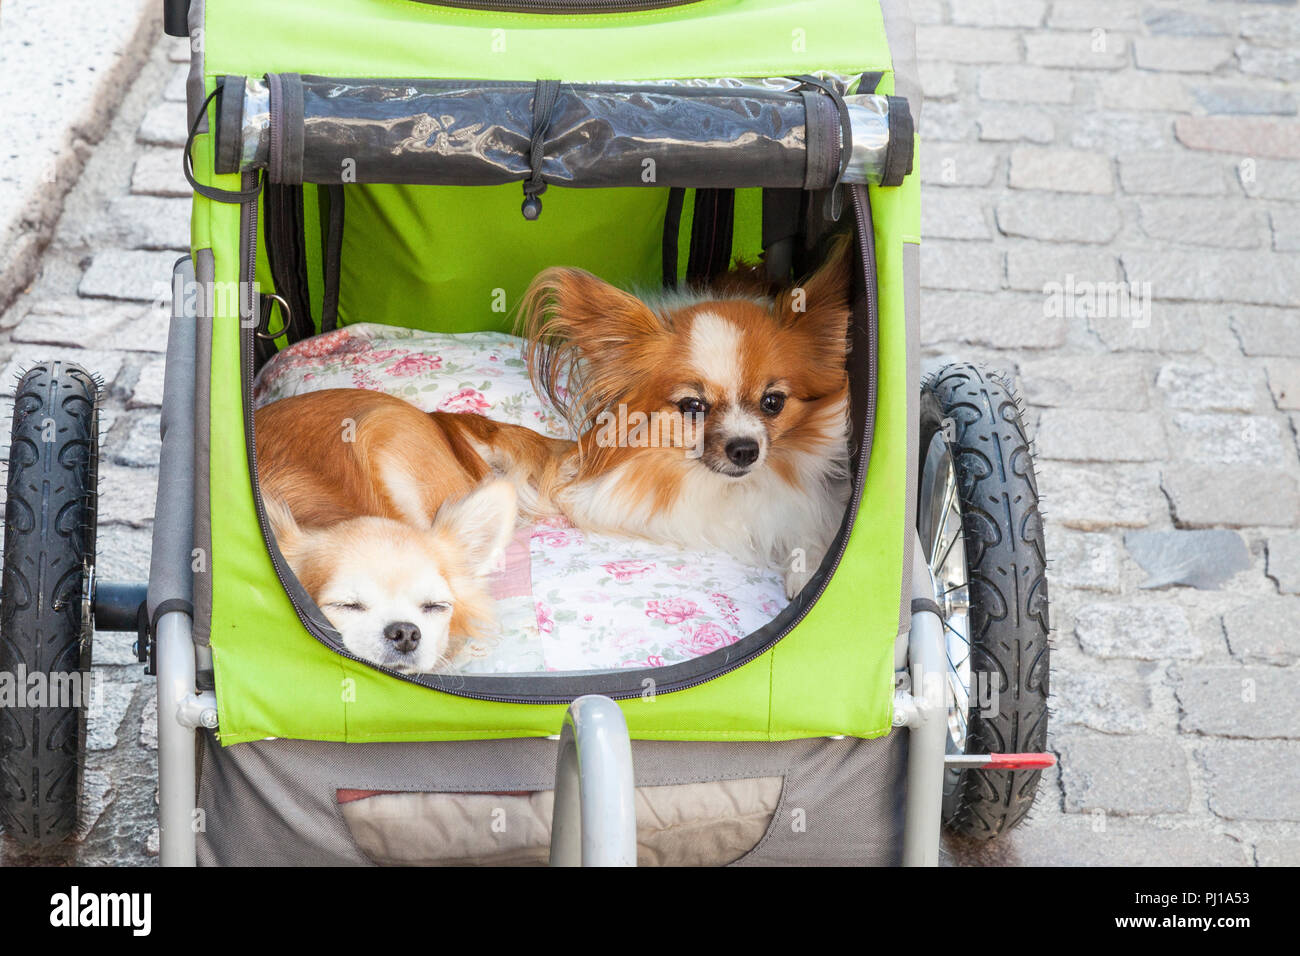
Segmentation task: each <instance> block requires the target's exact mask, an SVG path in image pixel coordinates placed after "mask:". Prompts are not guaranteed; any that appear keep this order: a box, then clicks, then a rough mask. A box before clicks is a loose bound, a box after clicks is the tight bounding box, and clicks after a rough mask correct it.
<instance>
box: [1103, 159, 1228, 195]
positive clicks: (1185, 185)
mask: <svg viewBox="0 0 1300 956" xmlns="http://www.w3.org/2000/svg"><path fill="white" fill-rule="evenodd" d="M1118 162H1119V183H1120V188H1122V189H1123V190H1124V192H1126V193H1135V194H1139V195H1148V194H1149V195H1161V196H1222V195H1225V194H1226V193H1227V192H1228V186H1229V183H1230V182H1231V181H1232V180H1233V178H1235V175H1236V173H1235V169H1236V166H1235V164H1234V163H1231V162H1225V161H1224V160H1222V159H1218V158H1212V157H1206V156H1197V155H1180V154H1171V153H1170V152H1169V151H1167V150H1166V151H1164V152H1155V153H1128V154H1121V155H1120V156H1119V157H1118Z"/></svg>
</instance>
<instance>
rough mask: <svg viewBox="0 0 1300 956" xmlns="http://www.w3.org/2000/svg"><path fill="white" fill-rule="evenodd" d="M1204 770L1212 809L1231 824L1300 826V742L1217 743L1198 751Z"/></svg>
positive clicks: (1237, 741) (1244, 741) (1205, 745)
mask: <svg viewBox="0 0 1300 956" xmlns="http://www.w3.org/2000/svg"><path fill="white" fill-rule="evenodd" d="M1196 753H1197V759H1198V760H1200V762H1201V764H1202V766H1204V768H1205V774H1206V783H1207V786H1208V789H1209V797H1210V810H1211V811H1213V812H1214V813H1215V814H1216V815H1218V816H1220V817H1224V818H1225V819H1228V820H1289V821H1295V822H1300V787H1297V786H1296V785H1295V768H1296V767H1297V766H1300V742H1297V741H1294V740H1212V741H1206V742H1205V743H1203V744H1201V745H1200V746H1198V747H1197V748H1196Z"/></svg>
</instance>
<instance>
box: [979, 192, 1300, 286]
mask: <svg viewBox="0 0 1300 956" xmlns="http://www.w3.org/2000/svg"><path fill="white" fill-rule="evenodd" d="M1001 210H1002V206H1001V205H999V206H998V212H999V219H998V222H999V224H1000V223H1001V221H1002V220H1001ZM1117 229H1118V227H1117ZM1111 238H1113V234H1112V235H1111V236H1108V237H1105V238H1100V239H1092V240H1084V241H1093V242H1109V241H1110V239H1111ZM1120 263H1121V264H1122V266H1123V268H1124V274H1125V275H1127V276H1128V277H1129V279H1132V280H1138V281H1145V282H1150V283H1151V284H1152V287H1153V289H1154V291H1155V295H1156V297H1157V298H1161V299H1192V300H1195V301H1198V302H1240V303H1245V304H1250V305H1281V306H1296V305H1300V256H1297V255H1282V254H1276V253H1275V254H1273V255H1270V256H1261V255H1259V254H1257V253H1253V252H1232V251H1230V252H1216V253H1215V254H1214V255H1212V256H1209V255H1206V254H1205V253H1204V251H1190V250H1189V251H1182V250H1178V251H1173V250H1169V251H1164V250H1161V251H1152V250H1145V249H1144V250H1132V251H1125V252H1123V253H1122V254H1121V255H1120Z"/></svg>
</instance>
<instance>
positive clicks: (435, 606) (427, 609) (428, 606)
mask: <svg viewBox="0 0 1300 956" xmlns="http://www.w3.org/2000/svg"><path fill="white" fill-rule="evenodd" d="M420 610H421V611H422V612H423V613H425V614H434V613H436V612H441V611H450V610H451V605H450V604H448V603H447V602H446V601H427V602H426V603H424V604H421V605H420Z"/></svg>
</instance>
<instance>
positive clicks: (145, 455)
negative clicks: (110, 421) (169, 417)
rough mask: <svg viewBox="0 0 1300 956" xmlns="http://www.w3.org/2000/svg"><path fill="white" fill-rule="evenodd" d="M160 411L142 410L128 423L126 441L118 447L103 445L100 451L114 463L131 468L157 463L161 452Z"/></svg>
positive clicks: (146, 466)
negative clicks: (141, 412) (142, 411)
mask: <svg viewBox="0 0 1300 956" xmlns="http://www.w3.org/2000/svg"><path fill="white" fill-rule="evenodd" d="M160 419H161V413H160V412H150V411H147V412H144V413H143V414H141V415H139V416H138V417H136V418H135V419H134V420H132V421H131V422H130V424H129V431H128V432H127V436H126V442H125V443H124V444H123V445H121V446H120V447H104V448H102V452H103V453H104V454H107V455H109V456H110V457H111V458H112V459H113V462H114V463H115V464H118V465H128V466H130V467H133V468H152V467H154V466H156V465H157V464H158V456H159V455H160V454H161V453H162V438H161V437H160V436H159V432H158V429H159V421H160Z"/></svg>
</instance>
